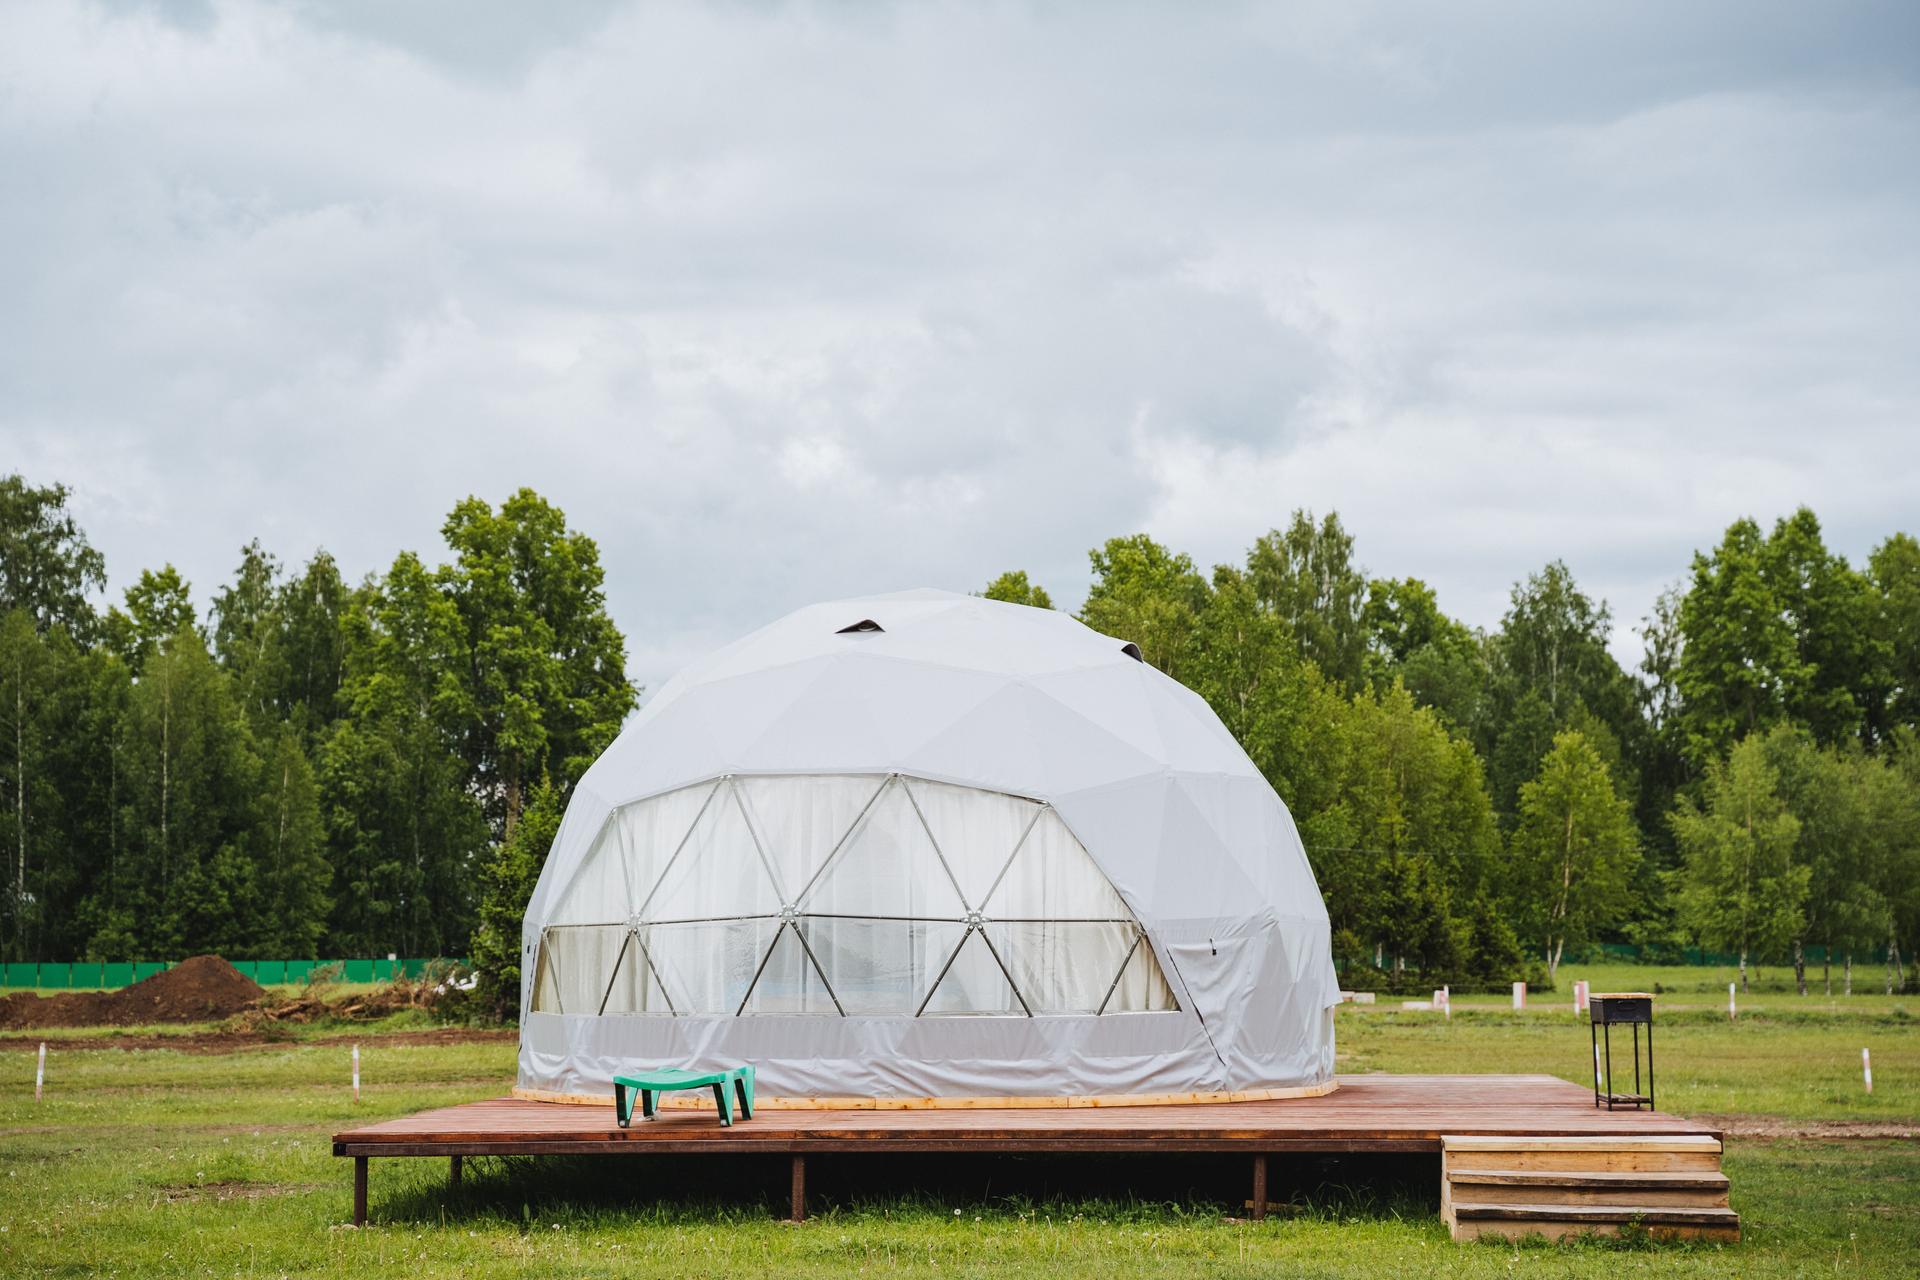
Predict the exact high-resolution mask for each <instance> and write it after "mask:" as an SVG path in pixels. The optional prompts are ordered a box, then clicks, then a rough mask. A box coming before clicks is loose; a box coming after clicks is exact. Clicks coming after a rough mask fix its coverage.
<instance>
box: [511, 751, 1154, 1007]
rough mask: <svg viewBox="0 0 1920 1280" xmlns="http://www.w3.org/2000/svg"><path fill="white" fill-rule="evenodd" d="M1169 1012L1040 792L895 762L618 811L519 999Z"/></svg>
mask: <svg viewBox="0 0 1920 1280" xmlns="http://www.w3.org/2000/svg"><path fill="white" fill-rule="evenodd" d="M689 815H691V819H690V820H689ZM1177 1007H1178V1005H1177V1002H1176V1001H1175V999H1174V997H1173V993H1172V991H1171V990H1170V989H1169V987H1168V985H1167V982H1166V978H1165V976H1164V975H1163V974H1162V972H1161V969H1160V965H1159V962H1158V960H1157V959H1156V958H1155V956H1154V953H1153V946H1152V943H1151V942H1149V941H1148V940H1147V938H1146V937H1145V935H1144V933H1143V932H1142V930H1141V928H1140V925H1139V922H1138V921H1137V920H1135V918H1134V916H1133V914H1132V912H1130V911H1129V910H1128V909H1127V906H1126V903H1125V902H1123V901H1122V900H1121V898H1120V896H1119V894H1117V893H1115V892H1114V889H1113V886H1112V885H1111V884H1110V883H1108V881H1107V879H1106V877H1105V876H1104V875H1102V874H1101V872H1100V870H1099V868H1098V867H1096V866H1095V865H1094V864H1093V860H1092V859H1091V858H1089V857H1088V856H1087V852H1086V850H1085V848H1083V847H1082V846H1081V844H1080V842H1079V841H1078V840H1076V839H1075V838H1074V836H1073V834H1072V832H1070V831H1068V830H1067V829H1066V826H1065V824H1064V823H1062V822H1061V820H1060V817H1059V815H1058V814H1057V813H1055V812H1054V811H1053V810H1052V809H1051V808H1050V807H1049V806H1047V805H1045V804H1043V803H1041V802H1039V801H1035V800H1030V799H1026V798H1024V797H1018V796H1009V795H1005V794H1002V793H998V792H991V791H985V790H981V789H979V788H974V787H958V786H952V785H949V784H946V783H940V782H934V781H931V780H928V779H923V778H910V777H907V776H905V775H900V774H894V775H885V776H880V777H874V776H871V775H865V776H863V775H787V776H759V777H745V776H743V777H723V778H720V779H717V780H715V781H712V782H707V783H702V784H698V785H696V786H693V787H689V788H683V789H681V790H680V791H679V792H675V793H669V794H668V795H664V796H658V797H653V798H650V799H647V800H642V801H639V802H636V803H634V804H631V805H626V806H622V807H621V808H620V809H618V810H616V811H615V812H614V813H613V814H612V815H611V816H610V817H609V818H608V820H607V824H606V826H605V828H604V829H603V830H602V832H601V834H600V837H599V839H598V840H597V841H596V842H595V843H594V846H593V848H592V849H591V851H590V852H589V853H588V855H587V857H586V858H585V860H584V861H583V862H582V863H581V867H580V870H579V872H578V873H577V874H576V877H575V881H574V886H573V887H572V889H571V890H570V891H569V892H568V893H567V894H566V895H565V896H564V897H563V898H562V899H561V903H560V906H559V908H558V909H557V910H556V912H555V914H554V916H553V919H552V922H551V923H550V924H549V925H548V926H547V928H546V929H545V930H544V931H543V934H542V937H541V942H540V957H539V962H538V965H537V969H536V977H535V981H534V989H533V1010H534V1012H537V1013H591V1014H596V1015H600V1016H605V1015H609V1014H634V1013H653V1014H669V1015H692V1014H706V1015H733V1016H748V1017H750V1016H753V1015H756V1014H771V1013H783V1014H818V1015H833V1016H842V1017H844V1016H847V1015H849V1014H853V1015H868V1016H876V1017H954V1016H967V1015H973V1016H993V1015H999V1016H1009V1017H1024V1016H1034V1015H1045V1014H1091V1015H1094V1016H1102V1015H1110V1014H1120V1013H1132V1012H1158V1011H1165V1010H1171V1009H1174V1008H1177Z"/></svg>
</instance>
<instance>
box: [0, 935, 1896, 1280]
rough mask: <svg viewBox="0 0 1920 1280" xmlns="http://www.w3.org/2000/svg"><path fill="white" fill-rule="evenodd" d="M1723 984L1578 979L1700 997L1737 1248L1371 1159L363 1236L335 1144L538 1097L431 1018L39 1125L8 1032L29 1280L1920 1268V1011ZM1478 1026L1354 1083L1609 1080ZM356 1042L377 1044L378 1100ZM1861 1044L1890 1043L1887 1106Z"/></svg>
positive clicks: (904, 1179) (1868, 1271)
mask: <svg viewBox="0 0 1920 1280" xmlns="http://www.w3.org/2000/svg"><path fill="white" fill-rule="evenodd" d="M1669 972H1670V973H1671V975H1672V976H1671V978H1670V979H1669V978H1668V977H1665V976H1662V975H1665V974H1668V973H1669ZM1710 972H1711V971H1700V970H1674V971H1663V970H1651V969H1624V970H1622V969H1610V970H1596V971H1590V972H1584V973H1582V972H1572V973H1564V972H1563V981H1562V984H1561V985H1562V989H1563V991H1564V990H1565V989H1566V987H1567V983H1568V981H1570V979H1571V978H1572V977H1580V976H1585V977H1588V978H1589V980H1590V981H1592V983H1593V989H1594V990H1596V991H1599V990H1609V989H1650V988H1651V987H1652V986H1653V984H1654V982H1655V981H1659V982H1661V984H1662V986H1663V988H1664V990H1665V991H1666V992H1668V993H1670V994H1669V995H1668V996H1667V997H1665V998H1663V1000H1662V1004H1661V1007H1660V1018H1661V1021H1660V1026H1659V1033H1658V1034H1659V1037H1660V1039H1659V1050H1658V1051H1659V1055H1660V1056H1659V1069H1660V1075H1659V1082H1660V1093H1661V1103H1662V1109H1664V1110H1675V1111H1683V1112H1686V1113H1689V1114H1696V1115H1712V1116H1716V1117H1719V1118H1720V1119H1721V1121H1722V1123H1724V1124H1726V1125H1727V1126H1728V1127H1729V1128H1730V1129H1731V1130H1732V1131H1733V1132H1734V1134H1735V1135H1736V1136H1734V1137H1733V1138H1732V1139H1731V1140H1730V1142H1729V1145H1728V1154H1727V1159H1726V1169H1727V1172H1728V1174H1729V1176H1730V1177H1731V1178H1732V1180H1733V1187H1734V1206H1735V1208H1737V1209H1738V1210H1739V1211H1740V1213H1741V1215H1742V1218H1743V1222H1744V1226H1745V1228H1746V1231H1747V1238H1746V1240H1745V1241H1744V1242H1743V1243H1742V1244H1740V1245H1737V1246H1730V1247H1711V1246H1694V1247H1685V1246H1648V1245H1644V1244H1642V1245H1638V1246H1634V1245H1619V1244H1613V1245H1608V1244H1602V1243H1598V1242H1593V1243H1586V1244H1579V1245H1571V1246H1523V1247H1519V1248H1515V1247H1512V1246H1507V1245H1494V1244H1480V1245H1455V1244H1453V1243H1452V1242H1451V1241H1449V1240H1448V1238H1447V1235H1446V1232H1445V1229H1444V1228H1443V1227H1442V1226H1441V1225H1440V1222H1439V1220H1438V1218H1437V1216H1436V1212H1435V1198H1436V1194H1437V1186H1436V1184H1437V1180H1438V1179H1437V1169H1436V1166H1435V1164H1434V1163H1433V1162H1431V1161H1421V1160H1405V1159H1402V1160H1387V1159H1374V1160H1366V1159H1360V1158H1355V1157H1347V1158H1334V1157H1326V1158H1318V1159H1314V1160H1311V1161H1304V1162H1301V1163H1299V1164H1298V1165H1296V1166H1291V1167H1288V1168H1286V1169H1283V1170H1277V1171H1276V1172H1277V1175H1278V1183H1279V1194H1281V1195H1291V1196H1292V1197H1293V1199H1294V1201H1295V1208H1294V1210H1293V1211H1292V1212H1289V1213H1284V1214H1281V1215H1279V1216H1278V1217H1276V1218H1274V1219H1272V1220H1269V1221H1268V1222H1266V1223H1263V1224H1260V1225H1257V1226H1256V1225H1254V1224H1251V1223H1248V1222H1246V1221H1243V1220H1241V1219H1240V1211H1239V1210H1238V1209H1237V1208H1235V1207H1233V1206H1234V1205H1235V1204H1236V1203H1237V1200H1238V1198H1239V1197H1240V1196H1242V1195H1244V1194H1245V1186H1244V1183H1245V1173H1246V1171H1245V1169H1244V1167H1243V1162H1241V1161H1229V1162H1215V1161H1204V1160H1199V1159H1168V1158H1151V1157H1148V1158H1142V1159H1140V1160H1137V1161H1114V1160H1103V1161H1080V1162H1075V1161H1071V1160H1046V1159H1042V1158H1037V1157H1036V1158H1026V1159H1019V1158H1002V1159H984V1158H983V1159H980V1160H973V1161H966V1162H957V1161H946V1162H936V1161H931V1160H921V1161H914V1160H906V1159H899V1160H893V1159H890V1160H885V1161H864V1160H860V1159H856V1158H848V1159H846V1160H845V1161H844V1162H841V1161H830V1160H821V1159H816V1160H815V1161H814V1162H813V1165H814V1166H815V1167H813V1168H812V1169H810V1173H811V1175H812V1177H811V1181H812V1184H813V1186H814V1188H815V1191H816V1197H815V1201H814V1207H815V1213H816V1216H815V1218H814V1219H813V1220H812V1221H810V1222H808V1223H806V1224H805V1225H802V1226H799V1227H794V1226H791V1225H788V1224H785V1223H783V1222H780V1221H778V1220H776V1218H775V1217H774V1213H773V1210H774V1208H775V1206H777V1205H778V1204H779V1203H780V1198H781V1196H782V1194H783V1192H784V1165H783V1164H780V1163H778V1162H777V1161H776V1162H774V1163H768V1164H764V1165H763V1164H759V1163H757V1162H756V1159H755V1158H750V1157H742V1158H741V1159H740V1161H739V1162H738V1163H736V1162H733V1161H706V1162H699V1161H694V1162H691V1163H689V1162H675V1161H669V1160H645V1161H642V1160H635V1161H630V1162H629V1161H604V1160H603V1161H599V1162H594V1161H581V1162H565V1161H546V1162H530V1161H474V1162H472V1164H471V1165H470V1170H471V1172H470V1174H469V1178H468V1185H467V1186H466V1188H464V1189H463V1191H462V1192H461V1193H460V1194H458V1195H450V1194H448V1193H447V1192H446V1190H445V1181H446V1167H445V1164H444V1162H440V1161H425V1160H420V1161H410V1160H396V1161H391V1162H382V1161H375V1162H374V1164H373V1195H372V1210H373V1220H374V1225H373V1226H372V1227H371V1228H369V1229H368V1230H365V1231H355V1230H353V1229H351V1228H349V1227H347V1226H345V1225H343V1224H344V1222H345V1219H346V1216H347V1213H348V1209H349V1199H350V1191H349V1174H350V1167H349V1162H347V1161H344V1160H336V1159H334V1158H333V1157H332V1156H331V1154H329V1146H328V1143H327V1138H328V1136H329V1135H330V1134H331V1133H332V1132H334V1131H335V1130H336V1129H338V1128H342V1127H345V1126H347V1125H350V1124H353V1123H358V1122H363V1121H366V1120H371V1119H377V1118H382V1117H386V1116H392V1115H399V1114H403V1113H405V1112H408V1111H413V1110H416V1109H419V1108H422V1107H427V1106H433V1105H440V1104H445V1103H450V1102H458V1101H466V1100H470V1099H475V1098H482V1097H488V1096H492V1095H496V1094H498V1093H500V1092H502V1091H503V1090H504V1089H505V1087H506V1086H507V1085H508V1084H509V1083H510V1080H511V1077H512V1073H513V1056H514V1050H513V1044H512V1043H511V1041H510V1040H492V1041H486V1042H477V1043H456V1044H435V1045H421V1044H414V1043H407V1041H408V1040H411V1039H417V1038H418V1032H419V1023H418V1022H417V1020H415V1021H408V1022H403V1023H394V1024H387V1025H383V1026H381V1027H370V1028H360V1029H357V1030H351V1031H349V1030H345V1029H342V1028H339V1027H330V1028H301V1029H299V1030H297V1031H295V1032H294V1033H293V1038H292V1039H291V1040H289V1041H287V1042H286V1043H282V1044H270V1045H264V1046H255V1047H249V1048H245V1049H242V1050H240V1051H235V1052H225V1053H206V1052H189V1051H180V1050H176V1049H173V1048H170V1047H169V1048H153V1049H142V1050H139V1051H131V1052H130V1051H125V1050H120V1049H106V1048H99V1047H87V1046H88V1044H89V1042H92V1043H93V1044H95V1045H96V1046H97V1045H98V1043H99V1038H98V1036H97V1035H89V1034H88V1033H84V1032H64V1033H59V1034H54V1033H49V1034H48V1035H47V1036H45V1037H44V1038H45V1039H46V1040H47V1041H48V1043H49V1045H50V1046H51V1048H50V1052H49V1067H48V1070H49V1088H48V1093H47V1097H46V1100H45V1101H43V1102H41V1103H39V1104H35V1102H34V1101H33V1054H32V1048H33V1045H34V1044H35V1043H37V1041H38V1039H39V1038H42V1037H35V1038H34V1039H32V1040H29V1039H27V1038H25V1037H11V1038H5V1039H3V1040H0V1181H3V1182H4V1191H3V1192H0V1275H6V1276H15V1275H20V1276H32V1275H67V1274H102V1275H110V1274H121V1275H188V1274H191V1275H262V1276H267V1275H282V1274H288V1275H342V1276H345V1275H358V1274H364V1273H365V1272H367V1270H368V1269H369V1268H371V1267H404V1268H406V1269H408V1270H409V1272H411V1273H412V1274H413V1275H416V1276H421V1277H425V1276H439V1275H469V1274H483V1275H529V1276H531V1275H551V1274H555V1273H566V1274H580V1275H609V1276H611V1275H631V1274H658V1275H711V1274H718V1273H725V1274H729V1275H739V1274H754V1275H760V1274H774V1273H777V1274H782V1275H820V1276H826V1275H836V1276H837V1275H843V1274H847V1273H867V1274H891V1273H895V1272H913V1273H927V1274H932V1273H941V1274H960V1275H973V1274H988V1273H992V1274H995V1275H1016V1276H1019V1275H1047V1276H1050V1277H1064V1276H1102V1277H1109V1276H1115V1275H1123V1274H1124V1275H1132V1274H1140V1273H1149V1274H1153V1275H1168V1276H1182V1275H1226V1276H1235V1275H1247V1276H1252V1275H1260V1276H1271V1275H1304V1276H1380V1275H1387V1276H1394V1275H1404V1276H1416V1275H1417V1276H1427V1275H1433V1274H1440V1275H1458V1276H1495V1275H1498V1276H1511V1275H1516V1274H1527V1275H1542V1276H1603V1275H1604V1276H1608V1277H1612V1276H1616V1275H1622V1274H1634V1275H1660V1276H1666V1275H1679V1276H1688V1275H1742V1276H1799V1275H1809V1274H1823V1275H1846V1276H1856V1275H1857V1276H1881V1275H1884V1276H1912V1275H1914V1274H1916V1273H1917V1272H1920V1141H1916V1140H1915V1139H1914V1138H1913V1137H1912V1136H1899V1135H1902V1134H1906V1135H1911V1134H1912V1133H1915V1132H1920V1019H1915V1018H1912V1017H1910V1016H1909V1013H1908V1010H1907V1004H1908V1003H1909V1002H1908V1001H1903V1000H1902V999H1901V998H1899V997H1894V998H1888V997H1886V996H1884V995H1873V994H1862V995H1857V996H1855V997H1854V998H1853V999H1851V1000H1841V999H1839V998H1837V997H1836V998H1835V999H1834V1000H1833V1001H1828V1000H1826V999H1824V998H1822V997H1818V996H1810V997H1808V998H1806V999H1804V1000H1803V999H1801V998H1800V997H1799V996H1797V995H1793V994H1791V986H1790V980H1791V975H1790V974H1785V975H1784V976H1785V977H1786V978H1787V979H1788V985H1787V987H1786V988H1785V989H1784V990H1764V991H1763V990H1760V989H1756V990H1755V991H1754V992H1753V993H1752V995H1751V996H1750V997H1746V998H1743V1000H1742V1005H1741V1018H1740V1021H1739V1022H1737V1023H1735V1024H1732V1025H1729V1024H1728V1023H1727V1019H1726V1014H1725V997H1726V986H1725V981H1726V980H1725V979H1724V978H1721V979H1719V981H1718V983H1717V997H1718V999H1717V1003H1716V1001H1715V999H1714V997H1715V995H1716V984H1715V982H1714V980H1713V979H1712V978H1711V977H1710V976H1703V973H1710ZM1776 976H1779V975H1776V974H1775V972H1774V971H1771V970H1770V971H1769V972H1768V974H1767V980H1766V983H1763V984H1761V985H1771V984H1773V980H1774V978H1775V977H1776ZM1860 976H1861V975H1859V974H1856V979H1858V978H1859V977H1860ZM1689 984H1694V985H1697V987H1698V990H1697V991H1696V990H1693V989H1691V988H1690V986H1689ZM1863 985H1864V984H1862V983H1861V982H1859V981H1858V980H1857V981H1856V984H1855V990H1856V991H1861V990H1862V989H1863ZM1871 990H1874V991H1877V990H1878V986H1877V985H1875V986H1874V987H1872V988H1871ZM1913 1003H1920V1002H1913ZM1454 1004H1455V1008H1454V1016H1453V1018H1452V1019H1451V1020H1450V1021H1445V1020H1441V1019H1439V1018H1438V1017H1437V1016H1436V1015H1434V1014H1430V1013H1413V1012H1404V1011H1402V1010H1400V1009H1399V1008H1398V1001H1391V1002H1389V1003H1387V1004H1384V1005H1381V1006H1377V1007H1374V1008H1370V1009H1368V1008H1352V1007H1349V1008H1346V1009H1343V1010H1342V1011H1341V1013H1340V1017H1339V1042H1340V1053H1341V1069H1342V1070H1343V1071H1363V1070H1384V1071H1419V1072H1429V1071H1432V1072H1452V1071H1468V1072H1478V1071H1497V1072H1503V1071H1549V1072H1553V1073H1555V1074H1558V1075H1562V1076H1565V1077H1567V1078H1568V1079H1572V1080H1576V1081H1580V1082H1582V1083H1585V1082H1586V1079H1585V1076H1584V1075H1583V1071H1584V1070H1585V1069H1586V1066H1587V1063H1588V1061H1589V1058H1588V1050H1587V1035H1586V1030H1585V1027H1584V1024H1583V1023H1582V1022H1581V1021H1580V1020H1579V1019H1576V1018H1575V1017H1574V1016H1573V1014H1572V1012H1571V1010H1570V1008H1568V1007H1567V1006H1569V1005H1570V1001H1569V1000H1568V999H1566V998H1564V996H1555V997H1553V998H1552V1001H1551V1004H1550V1005H1549V1004H1547V1003H1545V1002H1536V1006H1535V1007H1534V1008H1533V1009H1531V1010H1529V1011H1528V1012H1526V1013H1524V1014H1515V1013H1513V1012H1511V1011H1510V1010H1509V1009H1507V1008H1506V1007H1505V1006H1506V1001H1505V1000H1504V999H1502V998H1499V997H1477V998H1472V999H1469V998H1465V997H1462V998H1459V999H1456V1001H1455V1002H1454ZM159 1030H160V1029H155V1028H138V1029H126V1028H122V1029H116V1031H115V1032H114V1033H113V1034H114V1035H117V1036H126V1035H128V1034H137V1035H141V1036H145V1035H147V1034H149V1033H155V1032H157V1031H159ZM185 1030H186V1032H187V1034H188V1036H189V1037H190V1036H191V1035H194V1034H202V1033H205V1032H207V1031H209V1030H210V1028H206V1027H199V1028H188V1029H185ZM166 1031H167V1032H169V1033H171V1034H173V1035H174V1037H175V1039H176V1040H177V1041H178V1042H179V1043H180V1044H181V1045H182V1046H185V1047H188V1048H191V1047H192V1046H193V1042H192V1040H191V1039H190V1038H181V1035H180V1033H181V1029H179V1028H169V1029H166ZM342 1036H356V1037H358V1043H359V1044H360V1046H361V1052H362V1071H363V1089H362V1099H361V1101H360V1103H359V1104H358V1105H355V1104H354V1103H353V1101H352V1100H351V1098H350V1096H349V1093H348V1088H347V1072H348V1052H349V1050H348V1047H347V1042H346V1041H345V1040H343V1039H342V1038H341V1037H342ZM146 1043H153V1042H152V1041H147V1042H146ZM1862 1046H1868V1047H1871V1048H1872V1050H1873V1059H1874V1083H1875V1092H1874V1093H1873V1094H1872V1095H1871V1096H1868V1095H1867V1094H1866V1093H1865V1092H1864V1090H1863V1089H1862V1087H1861V1080H1860V1071H1859V1066H1860V1062H1859V1059H1860V1049H1861V1047H1862ZM1743 1134H1750V1135H1755V1136H1739V1135H1743ZM1843 1135H1866V1136H1843Z"/></svg>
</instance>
